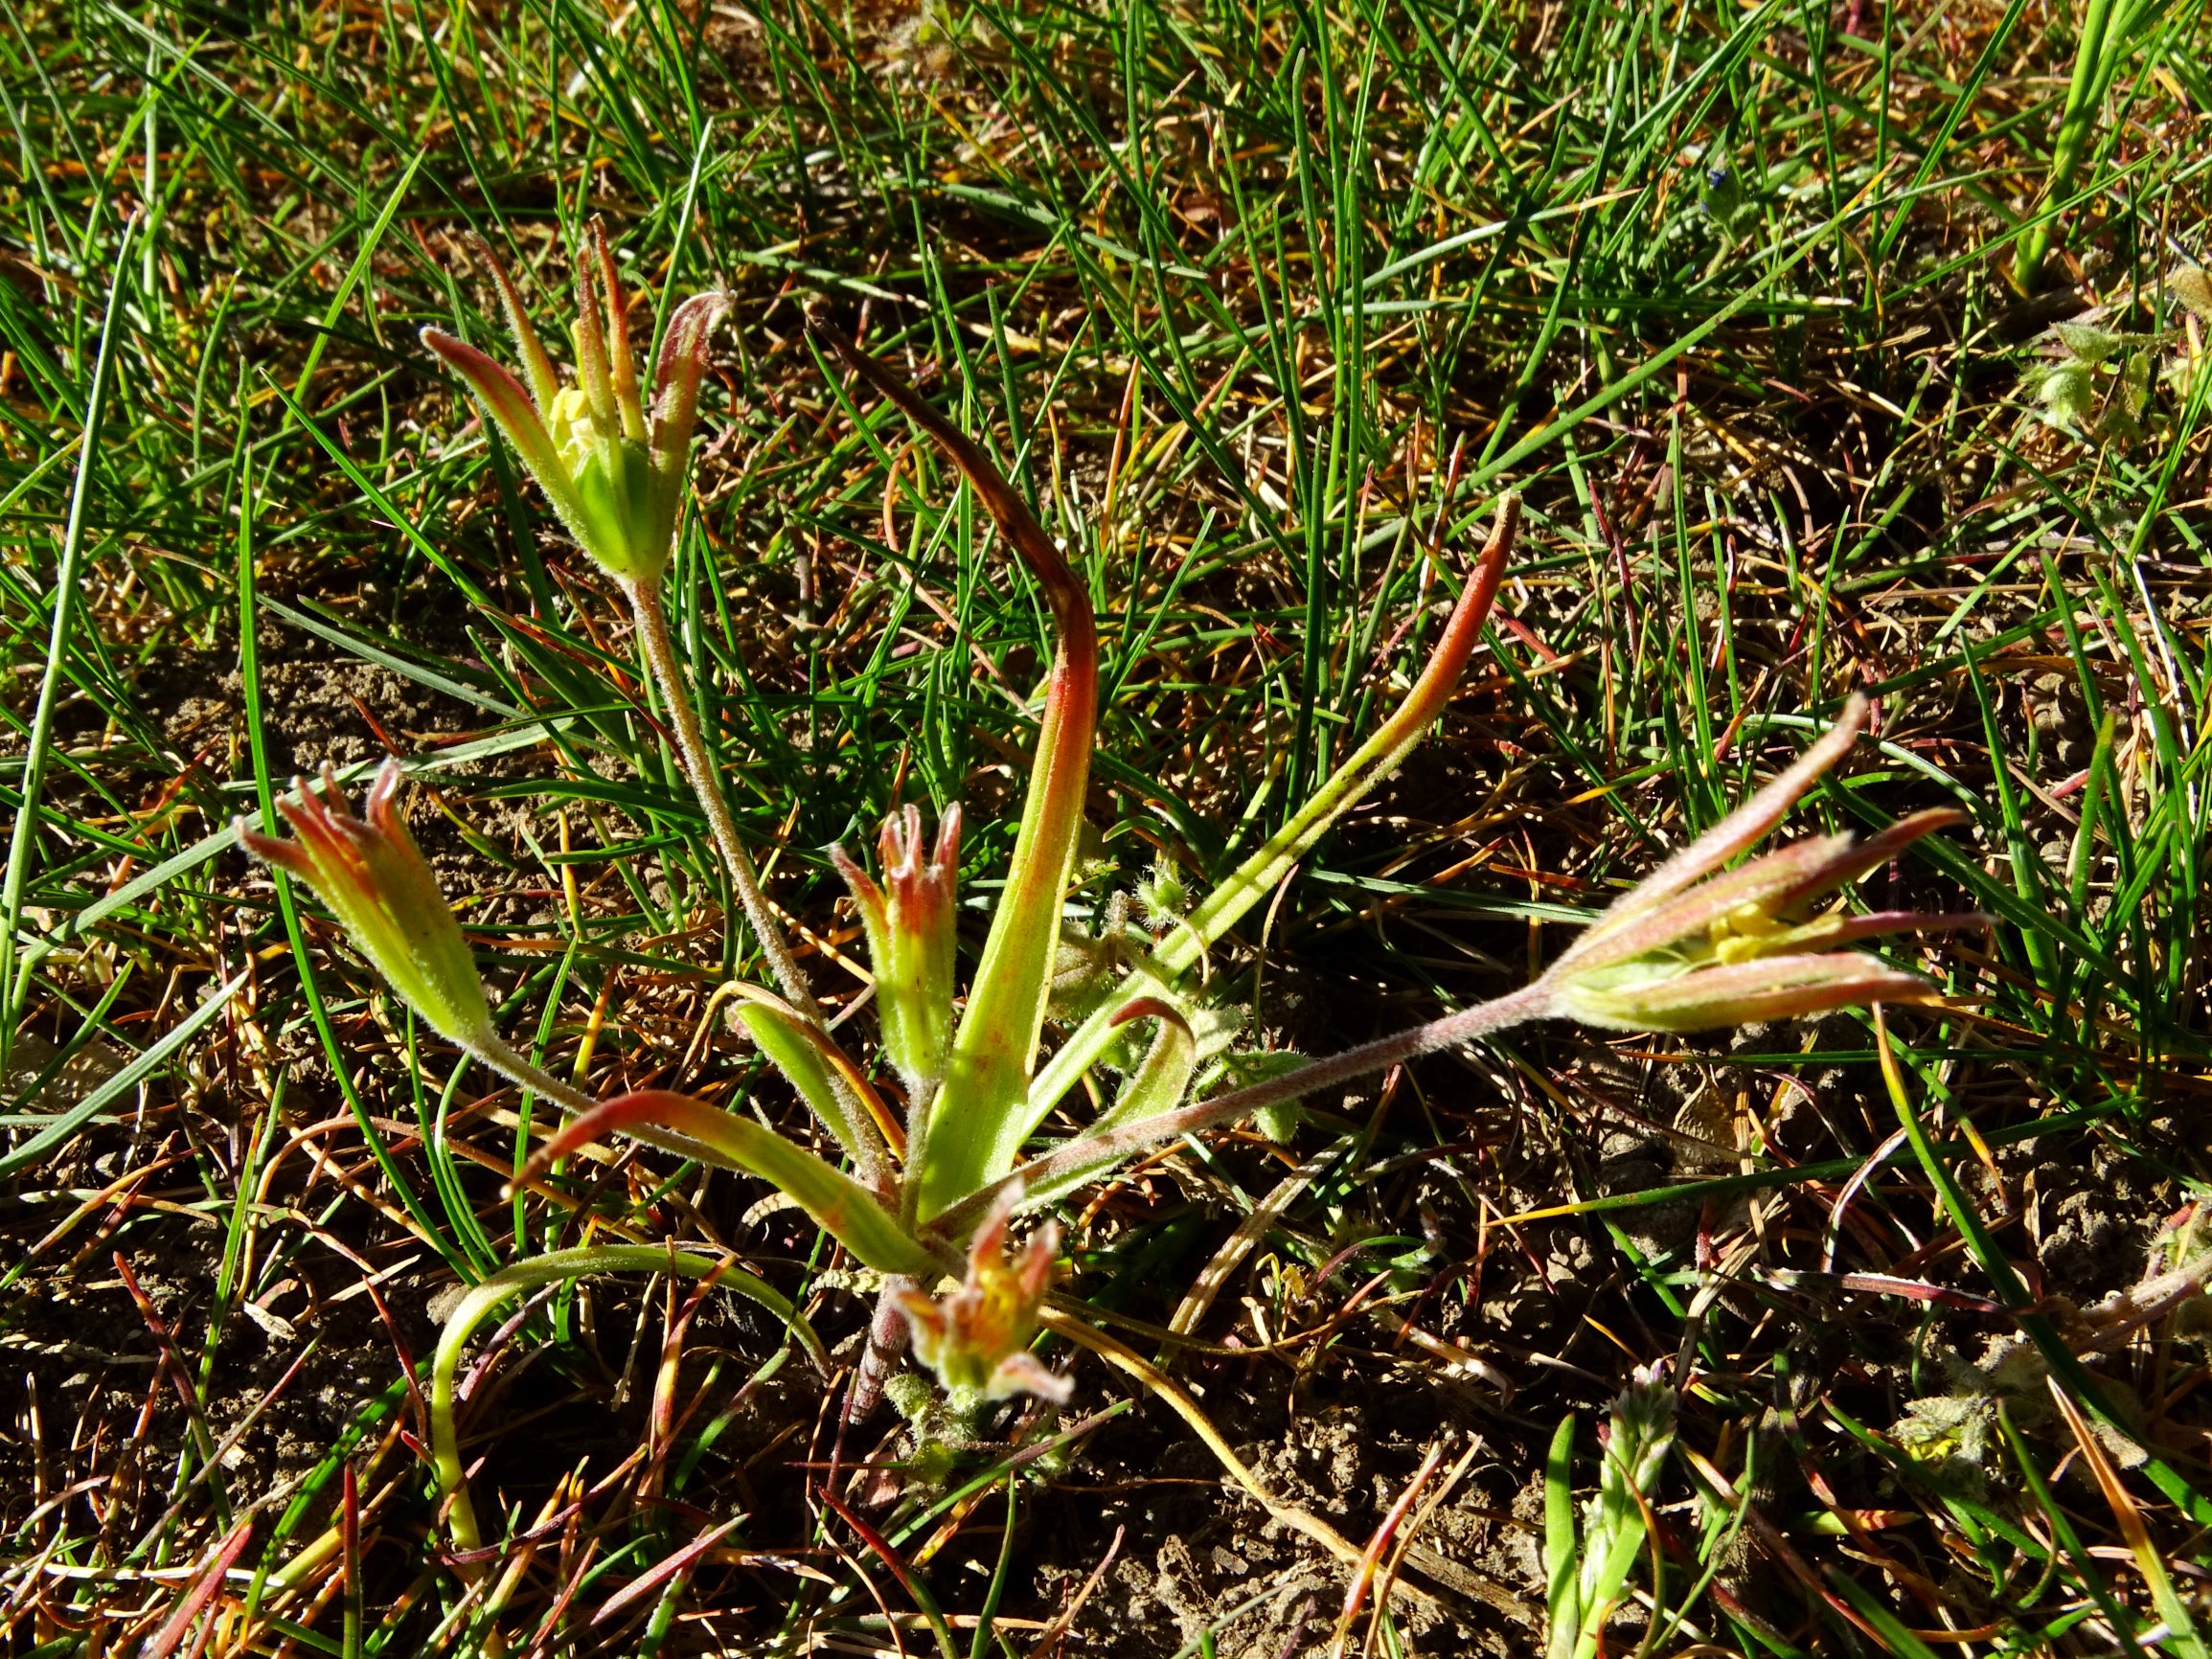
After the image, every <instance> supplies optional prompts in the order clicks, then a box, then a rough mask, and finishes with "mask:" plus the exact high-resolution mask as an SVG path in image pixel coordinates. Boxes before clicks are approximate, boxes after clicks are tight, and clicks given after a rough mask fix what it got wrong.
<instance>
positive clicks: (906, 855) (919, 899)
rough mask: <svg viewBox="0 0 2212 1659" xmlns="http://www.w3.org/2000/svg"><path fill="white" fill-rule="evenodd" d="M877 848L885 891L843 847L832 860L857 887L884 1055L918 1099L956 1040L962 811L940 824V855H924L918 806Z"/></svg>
mask: <svg viewBox="0 0 2212 1659" xmlns="http://www.w3.org/2000/svg"><path fill="white" fill-rule="evenodd" d="M877 847H878V853H879V854H880V856H881V859H882V864H883V881H882V885H881V886H878V885H877V883H876V882H874V881H872V880H871V879H869V877H868V874H867V872H865V871H863V870H862V869H861V868H860V867H859V866H858V865H857V864H855V862H854V861H853V860H852V859H851V858H850V857H849V856H847V855H846V852H845V850H844V849H843V848H841V847H839V848H832V850H831V854H830V855H831V858H832V861H833V862H834V863H835V864H836V866H837V870H838V873H839V874H840V875H843V876H844V877H845V885H846V886H847V887H849V888H851V889H852V892H853V900H854V902H855V904H856V905H858V906H859V910H860V924H861V926H862V928H863V929H864V930H865V931H866V933H867V935H868V960H869V966H870V967H871V969H872V970H873V971H874V973H875V975H876V1010H877V1018H878V1021H879V1022H880V1024H881V1027H882V1032H883V1052H884V1054H885V1055H886V1056H887V1057H889V1059H890V1061H891V1063H892V1065H893V1066H894V1067H896V1068H897V1069H898V1072H899V1075H900V1078H901V1080H902V1081H904V1083H905V1084H906V1088H907V1092H908V1093H909V1095H911V1096H912V1097H914V1098H915V1099H917V1100H919V1099H920V1098H921V1097H922V1096H923V1095H924V1093H926V1092H927V1090H928V1089H929V1087H930V1086H931V1085H933V1084H934V1083H935V1082H936V1081H937V1079H939V1078H940V1077H942V1076H943V1075H944V1071H945V1057H946V1051H947V1050H948V1049H949V1048H950V1046H951V1042H952V969H953V957H954V947H955V945H956V944H957V943H958V941H959V927H958V916H957V909H956V906H957V901H958V893H957V889H958V886H959V881H960V807H958V806H957V805H955V806H951V807H946V809H945V811H944V813H943V814H942V815H941V816H940V817H939V818H938V820H937V845H936V847H935V849H934V850H929V851H925V843H924V839H923V834H922V808H921V807H906V808H905V809H904V810H903V811H901V812H897V813H894V814H892V816H891V817H889V818H887V819H885V820H884V822H883V832H882V834H881V836H880V837H879V838H878V843H877Z"/></svg>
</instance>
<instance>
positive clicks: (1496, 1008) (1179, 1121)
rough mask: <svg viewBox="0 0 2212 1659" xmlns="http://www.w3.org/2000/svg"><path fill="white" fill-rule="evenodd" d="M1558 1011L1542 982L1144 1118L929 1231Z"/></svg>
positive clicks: (1075, 1147) (953, 1211)
mask: <svg viewBox="0 0 2212 1659" xmlns="http://www.w3.org/2000/svg"><path fill="white" fill-rule="evenodd" d="M1551 1011H1552V989H1551V987H1550V986H1549V985H1547V984H1546V983H1545V982H1544V981H1542V980H1540V979H1539V980H1538V981H1537V982H1536V983H1535V984H1534V985H1530V986H1524V987H1523V988H1522V989H1519V990H1516V991H1515V992H1513V993H1512V994H1511V995H1510V996H1501V997H1498V998H1497V999H1496V1000H1495V1001H1493V1002H1481V1003H1476V1004H1475V1005H1474V1007H1472V1008H1465V1009H1461V1010H1460V1011H1459V1012H1457V1013H1452V1014H1446V1015H1445V1016H1444V1018H1442V1019H1438V1020H1431V1021H1429V1022H1428V1024H1426V1025H1417V1026H1415V1027H1413V1028H1412V1029H1411V1030H1410V1031H1402V1032H1396V1033H1394V1034H1391V1035H1389V1036H1386V1037H1378V1038H1377V1039H1376V1040H1375V1041H1373V1042H1371V1043H1363V1044H1361V1045H1360V1046H1359V1047H1358V1048H1356V1049H1347V1050H1345V1051H1344V1053H1342V1054H1340V1055H1332V1056H1330V1057H1328V1058H1327V1059H1321V1060H1315V1061H1313V1062H1312V1063H1311V1065H1304V1066H1300V1067H1299V1068H1298V1069H1297V1070H1296V1071H1294V1072H1285V1073H1284V1074H1283V1075H1282V1076H1280V1077H1274V1078H1266V1079H1262V1080H1261V1081H1259V1082H1256V1083H1252V1084H1249V1085H1247V1086H1246V1087H1244V1088H1241V1089H1233V1090H1231V1091H1230V1092H1229V1093H1228V1094H1225V1095H1217V1096H1215V1097H1214V1098H1213V1099H1212V1100H1210V1101H1200V1102H1197V1104H1196V1105H1189V1106H1178V1107H1177V1108H1176V1109H1175V1110H1174V1111H1172V1112H1158V1113H1155V1114H1153V1115H1152V1117H1149V1118H1140V1119H1138V1120H1137V1121H1136V1122H1135V1123H1133V1124H1125V1125H1122V1126H1121V1127H1119V1128H1117V1129H1111V1130H1108V1131H1107V1132H1106V1133H1105V1134H1103V1135H1089V1136H1085V1137H1084V1138H1083V1140H1080V1141H1071V1142H1069V1143H1068V1144H1067V1145H1066V1146H1063V1147H1061V1148H1060V1149H1059V1150H1058V1151H1056V1152H1054V1153H1052V1154H1051V1155H1050V1156H1048V1157H1043V1158H1039V1159H1038V1160H1037V1162H1035V1163H1034V1164H1025V1165H1024V1166H1022V1168H1020V1169H1018V1170H1015V1172H1014V1173H1013V1174H1011V1175H1009V1176H1007V1177H1006V1178H1005V1179H1004V1180H1000V1181H994V1182H992V1184H991V1185H990V1186H988V1187H985V1188H984V1189H982V1190H981V1191H980V1192H978V1193H973V1194H971V1195H970V1196H969V1197H967V1198H965V1199H963V1200H962V1201H961V1202H960V1203H958V1204H955V1205H953V1206H952V1207H951V1208H950V1209H948V1210H946V1212H945V1213H944V1214H943V1215H941V1216H938V1217H936V1219H935V1220H933V1221H931V1222H930V1223H929V1225H928V1227H927V1228H926V1229H924V1232H925V1233H927V1234H936V1235H940V1236H942V1237H944V1238H947V1239H962V1238H965V1237H967V1235H968V1233H969V1231H970V1230H971V1229H972V1228H973V1227H974V1226H975V1224H976V1223H977V1222H978V1221H980V1220H981V1219H982V1218H983V1217H984V1216H986V1215H988V1214H990V1212H991V1208H992V1205H993V1204H995V1203H997V1202H998V1199H999V1197H1000V1194H1001V1193H1005V1192H1008V1191H1012V1190H1015V1189H1019V1190H1020V1191H1022V1192H1038V1193H1049V1192H1052V1191H1054V1190H1056V1189H1057V1188H1059V1187H1060V1184H1061V1183H1062V1182H1064V1181H1066V1180H1068V1179H1069V1178H1070V1177H1072V1176H1074V1175H1077V1174H1080V1173H1082V1172H1083V1171H1084V1170H1091V1169H1103V1168H1105V1167H1106V1166H1107V1165H1110V1164H1117V1163H1119V1162H1121V1161H1122V1160H1123V1159H1124V1158H1128V1157H1131V1156H1133V1155H1134V1154H1136V1153H1138V1152H1142V1151H1146V1150H1148V1149H1150V1148H1153V1147H1157V1146H1161V1145H1163V1144H1164V1143H1166V1142H1169V1141H1173V1140H1175V1139H1176V1138H1178V1137H1179V1136H1183V1135H1191V1134H1196V1133H1197V1132H1198V1131H1199V1130H1200V1129H1210V1128H1212V1127H1213V1126H1214V1125H1217V1124H1226V1123H1233V1122H1234V1121H1235V1120H1237V1119H1238V1118H1243V1117H1248V1116H1250V1115H1251V1114H1252V1113H1254V1112H1256V1111H1258V1110H1260V1109H1261V1108H1262V1107H1263V1106H1272V1105H1279V1104H1281V1103H1282V1102H1285V1101H1294V1100H1297V1099H1299V1098H1300V1097H1301V1096H1305V1095H1310V1094H1312V1093H1313V1092H1314V1091H1315V1090H1317V1089H1325V1088H1328V1087H1330V1086H1332V1085H1333V1084H1335V1083H1344V1082H1350V1081H1351V1080H1352V1079H1354V1078H1357V1077H1364V1076H1366V1075H1367V1074H1368V1073H1370V1072H1379V1071H1382V1070H1384V1069H1385V1068H1387V1067H1390V1066H1394V1065H1398V1064H1400V1063H1401V1062H1402V1061H1405V1060H1409V1059H1414V1058H1416V1057H1419V1056H1422V1055H1425V1054H1433V1053H1434V1052H1435V1051H1436V1050H1438V1049H1443V1048H1450V1047H1451V1046H1452V1045H1453V1044H1455V1043H1463V1042H1471V1041H1473V1040H1474V1039H1475V1038H1476V1037H1481V1036H1488V1035H1490V1034H1492V1033H1494V1032H1500V1031H1504V1030H1505V1029H1506V1028H1507V1027H1509V1026H1516V1025H1523V1024H1526V1023H1527V1022H1528V1021H1530V1020H1533V1019H1542V1018H1543V1017H1544V1016H1545V1015H1547V1014H1548V1013H1550V1012H1551Z"/></svg>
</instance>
